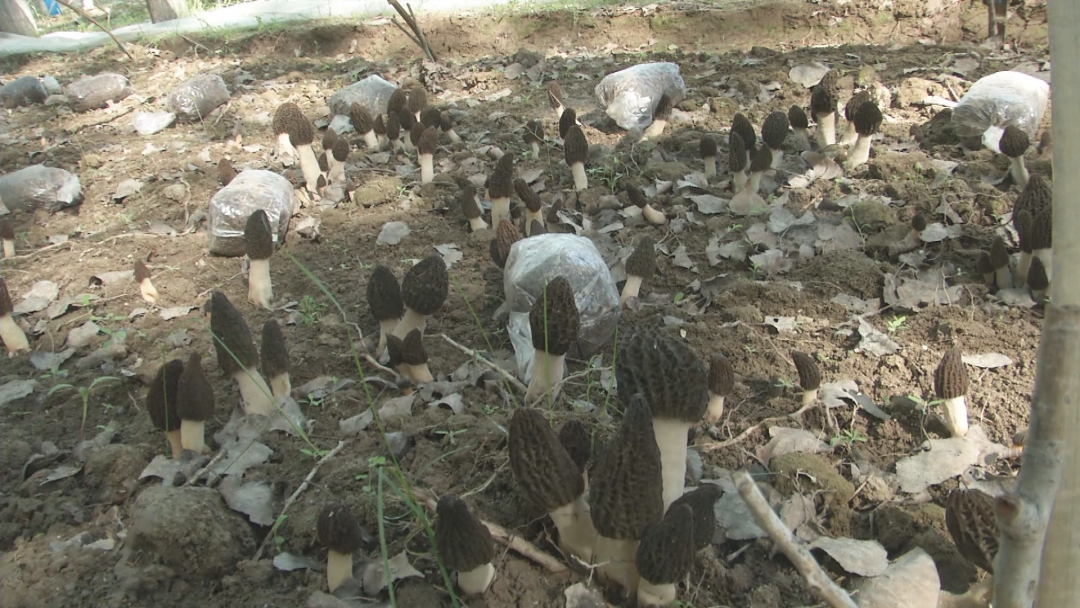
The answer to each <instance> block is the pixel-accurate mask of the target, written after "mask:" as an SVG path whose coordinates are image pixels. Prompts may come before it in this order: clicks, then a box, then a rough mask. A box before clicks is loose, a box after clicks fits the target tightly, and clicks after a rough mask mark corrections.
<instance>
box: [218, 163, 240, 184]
mask: <svg viewBox="0 0 1080 608" xmlns="http://www.w3.org/2000/svg"><path fill="white" fill-rule="evenodd" d="M217 174H218V181H219V182H221V185H222V186H228V185H229V182H231V181H232V180H233V178H234V177H236V169H233V166H232V163H230V162H229V159H227V158H223V159H221V160H219V161H218V164H217Z"/></svg>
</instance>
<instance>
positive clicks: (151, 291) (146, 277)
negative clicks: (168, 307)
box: [135, 260, 160, 304]
mask: <svg viewBox="0 0 1080 608" xmlns="http://www.w3.org/2000/svg"><path fill="white" fill-rule="evenodd" d="M135 282H136V283H138V284H139V293H140V294H141V295H142V299H143V300H146V301H147V302H149V303H150V304H155V303H157V301H158V298H159V297H160V296H159V295H158V290H157V287H154V282H153V281H151V280H150V269H149V268H147V267H146V264H144V263H143V261H142V260H135Z"/></svg>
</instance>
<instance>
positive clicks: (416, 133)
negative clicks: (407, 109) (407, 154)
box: [409, 121, 438, 154]
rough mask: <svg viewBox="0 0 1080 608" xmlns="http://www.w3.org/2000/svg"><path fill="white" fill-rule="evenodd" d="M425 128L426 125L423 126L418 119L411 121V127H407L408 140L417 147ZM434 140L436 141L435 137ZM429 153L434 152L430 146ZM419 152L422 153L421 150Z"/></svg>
mask: <svg viewBox="0 0 1080 608" xmlns="http://www.w3.org/2000/svg"><path fill="white" fill-rule="evenodd" d="M426 128H427V127H425V126H424V123H422V122H420V121H415V122H413V124H412V127H410V128H409V141H411V142H412V144H413V145H414V146H416V147H417V148H419V147H420V138H421V137H423V136H424V130H425V129H426ZM435 141H436V142H438V139H436V140H435ZM431 153H432V154H434V153H435V149H434V148H432V150H431ZM421 154H423V152H421Z"/></svg>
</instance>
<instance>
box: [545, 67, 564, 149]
mask: <svg viewBox="0 0 1080 608" xmlns="http://www.w3.org/2000/svg"><path fill="white" fill-rule="evenodd" d="M547 94H548V103H549V104H551V109H552V110H554V111H555V120H556V121H559V120H562V115H563V112H564V110H565V108H566V104H565V103H563V94H562V89H561V88H560V87H559V83H557V82H555V81H551V82H549V83H548V85H547ZM559 136H560V137H562V133H561V132H560V133H559Z"/></svg>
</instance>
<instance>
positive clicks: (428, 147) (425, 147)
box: [416, 123, 439, 154]
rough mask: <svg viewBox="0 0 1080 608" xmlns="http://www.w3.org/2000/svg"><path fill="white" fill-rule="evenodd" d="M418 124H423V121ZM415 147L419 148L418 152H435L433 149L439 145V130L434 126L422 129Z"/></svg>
mask: <svg viewBox="0 0 1080 608" xmlns="http://www.w3.org/2000/svg"><path fill="white" fill-rule="evenodd" d="M420 125H421V126H423V123H420ZM416 147H417V148H418V149H419V150H420V154H435V150H436V149H437V148H438V147H439V130H438V129H436V128H435V127H428V128H426V129H424V131H423V133H422V134H421V135H420V141H419V143H418V144H417V146H416Z"/></svg>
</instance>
